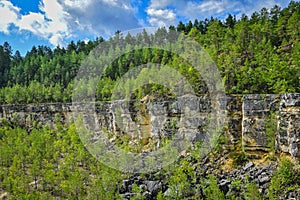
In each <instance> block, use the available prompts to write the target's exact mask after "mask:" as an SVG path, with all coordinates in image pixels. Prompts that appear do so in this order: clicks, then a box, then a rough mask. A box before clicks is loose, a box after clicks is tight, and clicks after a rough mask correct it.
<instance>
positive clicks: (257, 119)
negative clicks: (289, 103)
mask: <svg viewBox="0 0 300 200" xmlns="http://www.w3.org/2000/svg"><path fill="white" fill-rule="evenodd" d="M279 101H280V96H279V95H272V94H268V95H259V94H256V95H244V96H243V108H242V113H243V120H242V134H243V135H242V137H243V145H244V146H245V147H246V149H248V150H254V151H257V150H259V151H260V150H262V151H267V150H268V149H267V135H266V123H265V122H266V121H267V118H268V116H269V115H270V112H276V111H277V110H278V104H279ZM274 142H275V141H274Z"/></svg>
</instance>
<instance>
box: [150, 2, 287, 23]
mask: <svg viewBox="0 0 300 200" xmlns="http://www.w3.org/2000/svg"><path fill="white" fill-rule="evenodd" d="M288 3H289V0H265V1H259V0H239V1H231V0H186V1H176V0H151V1H150V5H149V7H148V8H147V9H146V13H147V14H148V18H147V19H148V22H149V23H150V24H151V25H162V24H168V25H170V24H173V25H176V23H177V20H176V19H178V18H180V19H184V20H185V19H187V20H191V21H193V20H195V19H200V20H204V19H205V18H210V17H211V16H213V17H219V18H220V19H222V17H224V16H226V15H227V14H229V13H240V14H239V15H238V17H239V16H241V14H243V13H245V14H247V15H249V16H251V14H252V13H253V12H255V11H258V12H259V11H260V10H261V9H262V8H263V7H266V8H271V7H273V6H274V5H275V4H277V5H279V6H281V7H284V6H286V5H288ZM162 11H164V12H163V14H162ZM169 13H172V16H173V15H174V16H175V18H176V19H172V20H170V17H168V14H169Z"/></svg>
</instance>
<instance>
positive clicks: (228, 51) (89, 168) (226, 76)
mask: <svg viewBox="0 0 300 200" xmlns="http://www.w3.org/2000/svg"><path fill="white" fill-rule="evenodd" d="M299 18H300V2H295V1H291V2H290V4H289V6H288V7H287V8H283V9H281V8H279V7H278V6H274V7H273V8H272V9H270V10H267V9H265V8H263V9H262V10H261V11H260V12H255V13H253V14H252V15H251V17H248V16H246V15H243V16H242V17H241V19H238V20H237V19H235V17H234V16H232V15H229V16H228V17H227V18H226V19H225V21H220V20H218V19H215V18H211V19H209V20H208V19H206V20H204V21H198V20H195V21H194V22H188V23H187V24H183V23H182V22H180V23H179V24H178V26H177V27H174V26H171V27H169V30H177V31H178V32H180V33H182V34H186V35H188V36H190V37H192V38H194V39H195V40H196V41H198V42H199V43H200V44H201V46H203V47H204V48H205V50H206V51H207V52H208V53H209V55H210V56H211V57H212V59H213V60H214V61H215V63H216V64H217V66H218V68H219V71H220V73H221V76H222V78H223V82H224V84H225V87H226V92H227V93H230V94H231V93H240V94H242V93H286V92H300V79H299V77H300V62H299V61H300V30H299V27H300V20H299ZM169 34H170V32H169V31H168V30H167V29H165V28H161V29H158V31H157V32H156V33H154V34H153V35H151V36H150V35H148V34H147V33H146V32H144V33H142V34H137V35H136V36H131V35H126V36H124V37H123V36H121V35H120V34H116V36H115V37H113V38H110V39H109V40H108V41H104V39H103V38H98V39H96V40H95V41H89V42H88V43H85V42H83V41H78V42H77V43H74V42H71V43H70V44H69V45H68V46H67V47H66V48H61V47H56V48H55V49H54V50H52V49H50V48H49V47H46V46H38V47H33V48H32V49H31V50H30V51H29V52H28V53H27V54H26V55H25V56H24V57H22V56H21V55H20V53H19V52H18V51H16V52H15V53H14V55H13V50H12V49H11V47H10V45H9V44H8V43H7V42H5V43H4V44H3V45H1V46H0V104H27V103H42V102H70V101H71V100H72V91H73V84H74V78H75V77H76V75H77V72H78V69H79V68H80V65H81V62H82V61H83V60H84V59H85V58H87V56H88V54H89V52H90V51H91V50H92V49H94V48H95V47H96V46H98V45H99V44H102V43H103V44H108V45H110V46H108V47H107V49H109V51H108V52H102V53H103V55H105V56H107V55H110V53H111V52H110V50H111V51H113V49H114V44H116V43H117V42H120V43H122V44H123V43H124V44H125V43H130V44H131V45H132V46H126V47H124V48H129V49H130V48H131V47H138V46H139V44H140V43H139V41H148V42H154V43H162V42H163V41H164V40H165V39H166V38H167V37H169V36H170V35H169ZM149 62H153V63H158V64H163V65H168V66H170V67H172V68H173V69H175V70H176V71H178V72H180V73H181V74H182V75H184V76H185V77H186V78H187V80H188V81H189V82H190V83H191V85H192V86H193V89H194V91H195V93H196V94H198V95H200V94H203V93H207V88H206V85H205V83H203V81H202V78H201V76H200V75H201V74H198V73H197V72H196V70H195V69H194V68H193V67H192V66H190V64H189V63H187V62H186V61H184V60H183V59H182V58H180V57H179V56H178V55H174V54H172V53H170V52H167V51H164V50H160V49H150V48H143V49H140V50H134V51H131V52H128V53H126V54H124V55H122V56H120V57H119V58H118V59H116V60H115V61H114V62H113V63H111V64H110V65H109V66H107V69H106V71H105V72H104V74H103V76H102V77H101V79H100V80H97V89H96V98H97V100H104V101H107V100H111V98H112V93H113V90H114V87H115V86H116V83H117V82H118V81H120V84H121V86H122V88H121V89H122V90H124V91H125V96H126V97H127V98H131V99H140V98H143V97H145V96H146V95H149V96H151V97H152V98H155V99H158V98H160V97H163V98H169V97H170V98H171V97H173V95H174V89H175V88H176V87H175V86H176V84H175V85H174V87H173V88H172V87H171V88H166V87H164V86H161V85H158V84H156V83H149V84H146V85H144V86H143V87H138V88H135V86H139V83H140V82H141V80H147V78H148V76H149V74H156V75H157V77H156V78H157V79H163V78H164V76H165V74H168V73H167V72H166V73H165V74H164V76H163V75H162V74H159V73H158V71H157V69H155V68H153V69H148V68H144V69H143V70H142V71H141V73H140V74H139V76H138V77H136V78H133V77H129V78H128V79H126V81H125V80H124V81H123V80H122V79H121V77H122V76H123V75H124V74H126V72H128V70H132V69H134V68H135V66H139V65H142V64H146V63H149ZM151 70H152V71H151ZM258 77H259V78H258ZM172 84H173V83H172ZM172 84H171V85H172ZM172 86H173V85H172ZM134 88H135V90H132V89H134ZM82 90H83V91H82V92H83V93H82V94H84V95H85V96H91V95H93V92H92V91H91V90H90V88H88V89H82ZM114 92H115V93H114V94H113V95H115V97H118V95H120V94H119V93H118V92H120V91H119V90H116V91H114ZM135 106H136V107H139V106H142V105H135ZM175 118H176V117H174V119H173V120H171V121H170V122H169V123H168V124H167V125H166V127H165V129H166V130H167V132H168V135H165V136H162V138H161V144H160V147H163V146H166V145H167V144H168V143H169V142H170V141H171V138H172V136H173V135H174V133H176V131H177V130H178V125H177V123H178V122H177V121H176V119H175ZM134 120H138V119H134ZM59 121H60V116H57V117H56V120H55V125H54V126H53V127H51V128H50V127H49V126H45V127H42V126H41V125H40V124H35V125H34V126H33V127H35V128H33V129H32V130H25V129H22V128H20V127H18V125H17V124H13V125H11V126H10V125H9V124H8V122H6V121H5V119H0V122H1V124H3V126H1V127H0V195H1V194H3V193H5V192H7V193H8V194H9V195H8V198H9V199H121V197H120V195H119V189H120V188H121V187H122V180H124V179H126V178H128V176H129V174H123V173H121V172H119V171H116V170H113V169H111V168H108V167H106V166H104V165H103V164H101V163H99V162H97V160H96V159H95V158H93V157H92V156H91V155H90V154H89V153H88V151H87V150H86V149H85V147H84V146H83V144H82V143H81V141H80V138H79V136H78V134H77V133H76V131H75V126H74V124H71V125H61V124H60V123H59ZM33 123H34V122H33ZM120 124H121V122H120ZM107 132H108V131H107ZM274 133H275V125H274V114H273V113H271V115H270V119H269V120H268V121H267V122H266V134H267V138H268V146H269V148H270V149H271V151H274V137H275V135H274ZM108 134H110V133H109V132H108ZM216 135H218V134H217V133H216ZM110 136H111V134H110ZM112 138H113V136H111V138H110V139H112ZM114 142H115V144H116V145H117V146H119V147H120V148H122V149H124V150H127V151H131V152H142V151H143V143H142V141H138V143H137V144H136V146H134V147H132V146H131V145H130V138H129V137H128V136H126V135H124V136H120V137H116V138H115V140H114ZM214 142H216V150H217V151H219V152H217V153H216V154H218V153H220V152H221V151H222V147H223V145H224V144H226V142H227V138H226V137H215V138H214ZM149 146H150V147H153V148H154V146H155V144H152V143H150V142H149ZM201 147H202V143H201V142H197V143H195V144H194V146H193V148H191V149H189V150H188V152H187V155H188V156H182V157H183V158H182V157H180V159H179V160H178V161H177V162H176V163H173V164H171V165H169V166H166V167H165V168H164V169H162V170H161V172H160V175H161V177H158V178H162V177H163V181H165V182H166V183H165V185H167V187H168V189H169V190H167V192H166V191H159V193H158V197H157V198H158V199H200V198H201V197H203V195H204V196H205V198H206V199H225V197H226V198H227V195H230V194H224V191H222V190H221V189H220V188H219V185H218V182H217V179H216V177H214V176H209V177H208V178H207V177H206V175H205V176H204V177H200V178H199V177H196V173H195V169H196V167H195V166H196V165H198V164H199V162H200V161H201V160H202V158H200V156H199V155H200V153H201V152H203V149H201ZM230 156H231V157H230V158H232V159H233V165H234V166H241V165H244V164H245V162H246V161H247V157H246V154H245V153H244V151H243V149H242V147H240V148H238V149H237V150H236V151H235V152H233V153H232V154H231V155H230ZM199 179H200V180H199ZM243 184H245V185H246V190H245V193H243V194H242V195H244V198H245V199H261V196H260V192H259V190H258V188H257V186H256V185H255V184H254V183H243V182H242V181H238V180H236V181H232V182H231V186H232V188H234V189H232V188H230V190H229V193H230V192H232V194H234V192H233V190H235V192H242V191H244V185H243ZM299 185H300V174H299V171H297V170H295V169H294V166H293V163H292V162H290V161H289V160H287V159H283V160H282V161H281V162H280V164H279V167H278V169H277V171H276V172H275V174H274V176H273V177H272V181H271V185H270V187H269V193H268V195H269V199H276V198H278V196H279V195H281V194H285V193H286V192H288V191H289V190H295V189H296V188H297V187H299ZM231 190H232V191H231ZM131 192H133V193H136V194H137V195H136V196H135V197H133V198H135V199H144V196H143V192H144V189H143V188H141V187H139V186H138V185H137V184H134V185H133V187H132V191H131ZM201 192H203V194H200V193H201ZM232 198H233V197H232Z"/></svg>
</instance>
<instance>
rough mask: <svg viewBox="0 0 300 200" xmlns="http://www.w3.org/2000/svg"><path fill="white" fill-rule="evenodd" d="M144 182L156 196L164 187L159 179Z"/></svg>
mask: <svg viewBox="0 0 300 200" xmlns="http://www.w3.org/2000/svg"><path fill="white" fill-rule="evenodd" d="M144 184H145V185H146V187H147V190H148V191H149V192H150V193H151V194H152V195H155V196H156V195H157V193H158V192H159V191H160V190H161V189H162V184H161V183H160V182H159V181H145V182H144Z"/></svg>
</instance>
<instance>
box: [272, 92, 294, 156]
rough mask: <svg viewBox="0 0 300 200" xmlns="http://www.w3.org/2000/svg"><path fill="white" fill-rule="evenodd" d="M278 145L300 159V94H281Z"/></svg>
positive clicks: (283, 150)
mask: <svg viewBox="0 0 300 200" xmlns="http://www.w3.org/2000/svg"><path fill="white" fill-rule="evenodd" d="M276 146H277V150H278V152H285V153H289V154H291V155H292V156H293V157H296V158H298V159H300V94H285V95H282V96H281V101H280V108H279V120H278V134H277V140H276Z"/></svg>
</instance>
